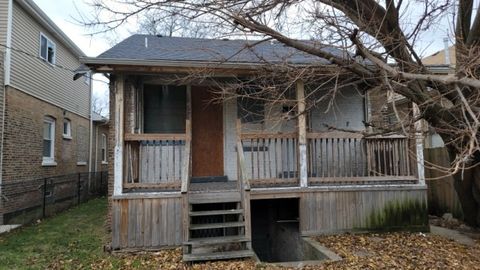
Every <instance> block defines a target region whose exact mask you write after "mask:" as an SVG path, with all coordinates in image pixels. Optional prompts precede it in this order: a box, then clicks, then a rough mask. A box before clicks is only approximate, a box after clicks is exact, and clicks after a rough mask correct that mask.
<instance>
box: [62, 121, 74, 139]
mask: <svg viewBox="0 0 480 270" xmlns="http://www.w3.org/2000/svg"><path fill="white" fill-rule="evenodd" d="M63 138H64V139H68V140H71V139H72V122H71V121H70V119H68V118H65V119H63Z"/></svg>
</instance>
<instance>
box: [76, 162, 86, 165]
mask: <svg viewBox="0 0 480 270" xmlns="http://www.w3.org/2000/svg"><path fill="white" fill-rule="evenodd" d="M77 166H87V162H86V161H78V162H77Z"/></svg>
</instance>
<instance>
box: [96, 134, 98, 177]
mask: <svg viewBox="0 0 480 270" xmlns="http://www.w3.org/2000/svg"><path fill="white" fill-rule="evenodd" d="M95 171H96V172H98V125H95Z"/></svg>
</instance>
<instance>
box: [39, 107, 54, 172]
mask: <svg viewBox="0 0 480 270" xmlns="http://www.w3.org/2000/svg"><path fill="white" fill-rule="evenodd" d="M43 123H49V124H51V125H52V128H51V130H50V136H51V137H50V138H51V144H50V156H49V157H45V156H43V150H42V166H56V165H57V163H56V162H55V119H53V118H51V117H45V118H44V119H43ZM43 128H44V127H43ZM43 132H44V131H43ZM43 132H42V146H43V140H44V139H45V138H44V137H43ZM42 149H43V148H42Z"/></svg>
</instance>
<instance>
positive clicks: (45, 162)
mask: <svg viewBox="0 0 480 270" xmlns="http://www.w3.org/2000/svg"><path fill="white" fill-rule="evenodd" d="M42 166H43V167H54V166H57V162H55V161H51V160H43V161H42Z"/></svg>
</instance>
